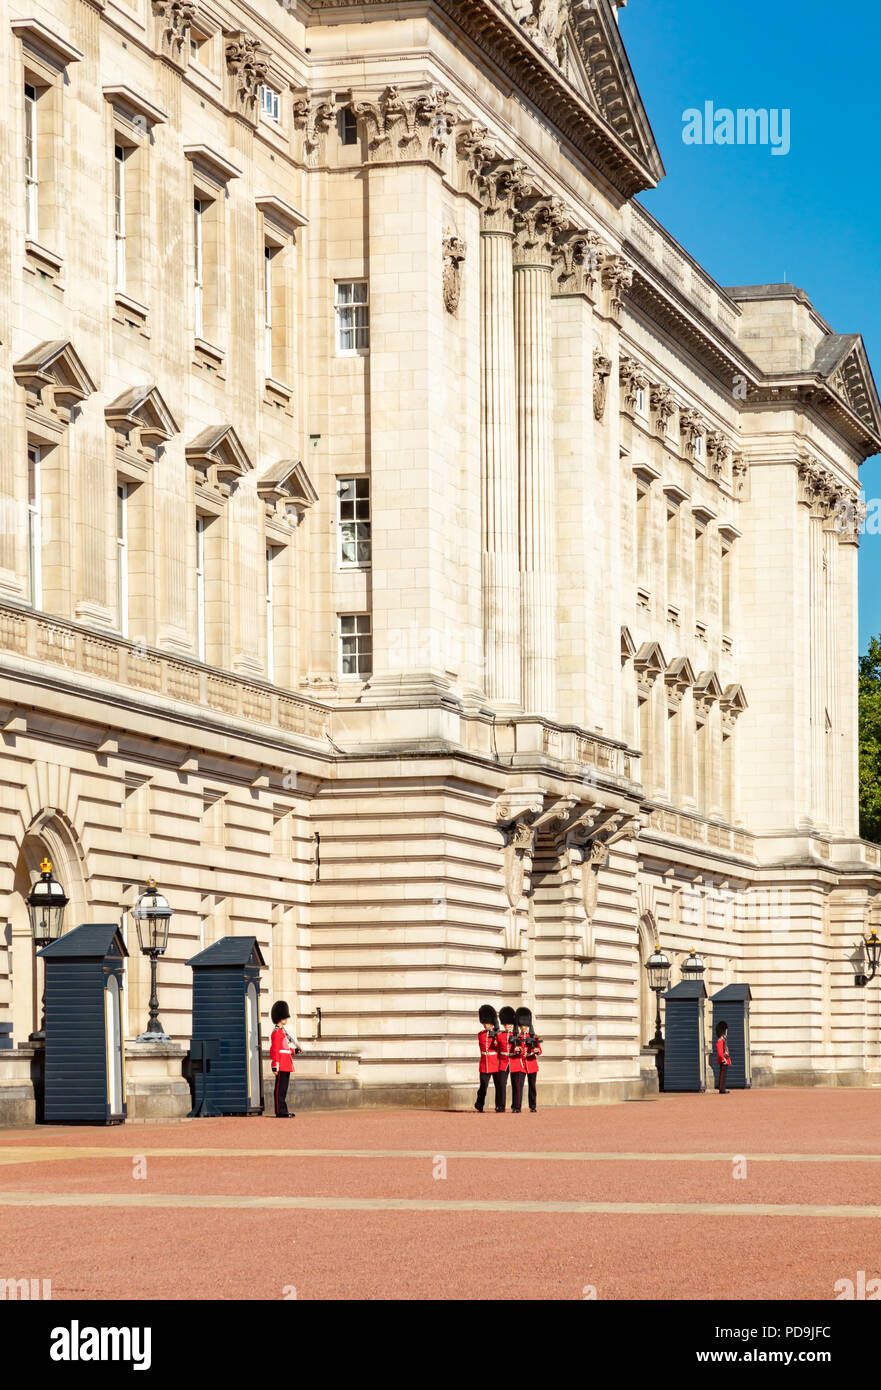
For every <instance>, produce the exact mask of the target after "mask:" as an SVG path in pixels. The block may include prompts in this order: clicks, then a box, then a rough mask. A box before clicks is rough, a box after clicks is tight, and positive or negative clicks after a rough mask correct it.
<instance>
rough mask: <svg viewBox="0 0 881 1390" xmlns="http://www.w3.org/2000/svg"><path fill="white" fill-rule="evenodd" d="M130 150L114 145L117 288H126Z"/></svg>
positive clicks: (114, 223) (114, 221) (114, 222)
mask: <svg viewBox="0 0 881 1390" xmlns="http://www.w3.org/2000/svg"><path fill="white" fill-rule="evenodd" d="M127 154H128V151H127V150H126V149H125V148H124V146H122V145H114V147H113V235H114V240H115V252H116V288H117V289H118V290H124V289H125V160H126V155H127Z"/></svg>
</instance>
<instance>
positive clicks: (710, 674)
mask: <svg viewBox="0 0 881 1390" xmlns="http://www.w3.org/2000/svg"><path fill="white" fill-rule="evenodd" d="M694 690H695V694H696V695H698V696H699V697H700V699H701V700H702V701H703V702H704V703H707V702H709V701H712V700H720V699H721V698H722V685H721V682H720V680H719V677H718V676H717V675H716V672H715V671H701V673H700V676H699V677H698V679H697V680H696V681H695V684H694Z"/></svg>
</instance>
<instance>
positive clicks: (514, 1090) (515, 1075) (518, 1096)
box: [511, 1071, 524, 1113]
mask: <svg viewBox="0 0 881 1390" xmlns="http://www.w3.org/2000/svg"><path fill="white" fill-rule="evenodd" d="M523 1080H524V1073H523V1072H522V1071H512V1072H511V1109H512V1110H513V1111H514V1112H515V1113H516V1112H517V1111H518V1110H519V1109H520V1106H521V1105H522V1103H523Z"/></svg>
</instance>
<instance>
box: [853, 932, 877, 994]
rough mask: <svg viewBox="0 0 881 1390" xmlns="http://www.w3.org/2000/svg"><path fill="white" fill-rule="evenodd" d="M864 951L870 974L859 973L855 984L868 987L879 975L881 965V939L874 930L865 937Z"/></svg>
mask: <svg viewBox="0 0 881 1390" xmlns="http://www.w3.org/2000/svg"><path fill="white" fill-rule="evenodd" d="M863 949H864V951H865V955H866V960H867V961H868V964H869V973H868V975H866V974H865V973H864V972H863V971H858V972H857V974H856V975H855V976H854V984H855V985H861V986H862V985H867V984H868V983H869V981H870V980H874V978H875V976H876V975H877V974H878V965H879V963H881V937H879V935H878V933H877V932H876V931H874V930H872V931H870V932H869V934H868V935H867V936H865V937H863Z"/></svg>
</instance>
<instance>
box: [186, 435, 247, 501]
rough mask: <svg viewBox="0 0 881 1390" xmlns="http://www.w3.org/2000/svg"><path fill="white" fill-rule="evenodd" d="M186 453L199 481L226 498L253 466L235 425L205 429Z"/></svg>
mask: <svg viewBox="0 0 881 1390" xmlns="http://www.w3.org/2000/svg"><path fill="white" fill-rule="evenodd" d="M185 452H186V456H187V462H188V463H190V464H192V466H193V468H194V469H195V471H196V478H197V480H198V482H200V483H202V484H203V485H205V486H206V487H207V488H209V489H210V490H211V491H212V492H214V493H216V494H218V495H219V496H220V497H223V498H226V497H228V496H229V493H230V489H231V487H232V485H233V484H234V483H235V482H236V481H237V480H238V479H239V478H242V477H244V476H245V474H246V473H249V472H250V471H251V469H252V468H253V467H254V465H253V463H252V462H251V460H250V458H249V457H248V454H247V453H246V452H245V449H244V447H243V445H242V442H241V440H240V439H239V437H238V435H237V434H236V432H235V430H234V429H233V427H232V425H219V426H215V427H213V428H212V429H207V430H203V431H202V433H201V434H198V435H197V436H196V438H195V439H194V440H193V441H192V443H191V444H188V445H187V447H186V450H185Z"/></svg>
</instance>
